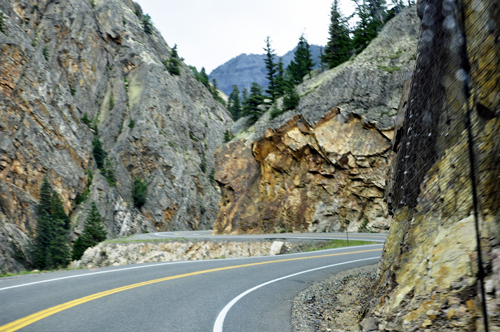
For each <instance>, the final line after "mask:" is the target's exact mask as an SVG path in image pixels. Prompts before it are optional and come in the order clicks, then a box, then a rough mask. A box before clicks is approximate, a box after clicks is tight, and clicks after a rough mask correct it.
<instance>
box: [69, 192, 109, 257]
mask: <svg viewBox="0 0 500 332" xmlns="http://www.w3.org/2000/svg"><path fill="white" fill-rule="evenodd" d="M104 240H106V230H105V229H104V226H103V224H102V217H101V215H100V213H99V210H98V209H97V206H96V204H95V203H94V202H92V204H91V205H90V210H89V212H88V214H87V219H86V220H85V225H84V226H83V232H82V234H81V235H80V236H79V237H78V239H76V241H75V243H74V245H73V254H72V259H73V260H79V259H80V258H82V256H83V253H84V252H85V250H87V248H89V247H93V246H95V245H96V244H98V243H99V242H102V241H104Z"/></svg>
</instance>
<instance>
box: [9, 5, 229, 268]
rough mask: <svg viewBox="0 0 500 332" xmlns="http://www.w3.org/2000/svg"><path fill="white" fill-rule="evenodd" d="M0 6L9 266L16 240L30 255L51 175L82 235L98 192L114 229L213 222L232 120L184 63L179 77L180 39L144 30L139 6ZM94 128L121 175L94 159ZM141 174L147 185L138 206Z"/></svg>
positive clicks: (139, 229) (124, 232) (204, 226)
mask: <svg viewBox="0 0 500 332" xmlns="http://www.w3.org/2000/svg"><path fill="white" fill-rule="evenodd" d="M0 14H2V15H3V18H4V32H3V33H2V32H0V249H1V250H0V262H2V263H0V268H1V269H2V270H4V271H5V272H11V271H15V270H19V264H17V263H15V261H14V258H13V257H14V256H16V257H17V256H19V255H17V254H15V253H16V252H18V251H19V250H20V251H21V255H20V256H21V257H24V258H29V257H28V256H29V255H28V254H27V251H26V250H25V249H24V248H25V247H26V246H27V245H28V239H29V237H32V236H33V235H34V232H35V230H36V205H37V200H38V196H39V190H40V185H41V182H42V179H43V177H44V176H47V177H48V179H49V182H50V183H51V184H52V186H53V188H54V189H55V190H56V191H57V192H58V193H59V195H60V197H61V198H62V200H63V203H64V207H65V209H66V212H67V213H69V214H71V219H72V227H73V229H74V230H75V232H74V234H73V237H74V236H75V235H76V234H78V233H79V232H80V231H81V230H82V228H83V227H82V224H83V222H84V220H85V218H86V213H87V207H88V204H89V203H90V202H91V201H95V202H96V203H97V205H98V208H99V211H100V213H101V214H102V215H103V216H104V220H105V225H106V228H107V229H108V233H109V236H126V235H129V234H134V233H138V232H142V231H144V230H148V231H157V230H181V229H208V228H210V227H211V225H212V223H213V221H214V219H215V217H216V214H217V210H218V209H217V202H218V201H219V198H220V196H219V193H218V192H217V190H218V189H217V187H216V186H215V187H214V186H213V185H212V184H211V183H210V180H209V174H210V172H211V171H212V169H213V168H214V159H213V154H214V152H215V150H216V148H217V147H218V146H219V145H220V144H222V141H223V136H224V132H225V130H226V129H227V128H229V127H230V126H231V125H232V123H233V121H232V120H231V118H230V116H229V114H228V112H227V110H226V109H225V108H224V107H223V106H222V105H221V104H220V103H218V102H216V101H215V100H214V99H213V98H212V96H211V94H210V93H209V91H208V90H207V89H206V88H205V87H203V85H202V84H201V83H199V82H198V81H196V80H195V79H194V78H193V77H192V75H191V71H190V70H189V68H187V66H185V65H184V64H181V69H180V71H181V74H180V75H179V76H173V75H171V74H170V73H169V72H168V71H167V70H166V69H165V66H164V64H163V62H164V61H165V60H167V59H170V57H171V49H170V47H169V46H168V45H167V44H166V42H165V41H164V40H163V38H162V36H161V35H160V33H159V32H158V31H157V30H156V29H155V28H154V27H153V32H152V34H146V33H145V32H144V28H143V26H142V10H141V8H140V6H139V5H138V4H136V3H134V2H133V1H130V0H99V1H95V2H94V1H81V0H70V1H49V0H40V1H36V2H33V1H21V0H8V1H1V2H0ZM166 37H167V38H168V36H166ZM179 52H180V54H181V55H182V50H179ZM84 116H86V117H87V118H88V119H89V120H90V121H89V124H88V125H87V124H85V123H84V122H83V121H82V118H84ZM91 127H93V128H94V129H91ZM97 132H98V134H99V137H100V140H101V141H102V144H103V147H104V150H105V151H106V152H107V155H108V158H109V162H108V166H107V167H108V168H109V169H111V170H112V171H113V172H114V175H115V179H116V185H115V186H110V185H109V183H108V181H106V179H105V178H104V177H103V175H102V174H101V172H100V171H99V170H98V169H97V167H96V165H95V162H94V160H93V154H92V140H93V138H94V136H95V135H96V134H97ZM90 172H91V173H92V175H93V181H92V183H90ZM135 178H142V179H145V180H146V182H147V184H148V195H147V200H146V203H145V205H144V206H143V207H142V208H140V209H136V208H134V207H133V204H132V195H131V190H132V186H133V182H134V179H135ZM87 187H89V198H88V199H87V200H86V202H85V203H83V204H80V205H78V206H77V204H76V198H77V196H78V195H79V194H81V193H83V192H84V191H85V189H86V188H87ZM25 235H27V236H25Z"/></svg>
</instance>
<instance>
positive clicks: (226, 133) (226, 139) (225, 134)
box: [224, 130, 233, 143]
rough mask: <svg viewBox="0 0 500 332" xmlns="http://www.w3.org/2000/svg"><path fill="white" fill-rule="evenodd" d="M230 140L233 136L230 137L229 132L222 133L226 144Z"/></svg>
mask: <svg viewBox="0 0 500 332" xmlns="http://www.w3.org/2000/svg"><path fill="white" fill-rule="evenodd" d="M232 139H233V135H231V133H230V132H229V130H226V131H225V132H224V142H225V143H227V142H229V141H230V140H232Z"/></svg>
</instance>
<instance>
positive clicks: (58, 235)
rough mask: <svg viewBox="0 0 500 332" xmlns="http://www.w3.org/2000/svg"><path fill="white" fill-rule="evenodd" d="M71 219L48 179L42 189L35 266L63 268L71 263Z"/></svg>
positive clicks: (35, 246)
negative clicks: (69, 244)
mask: <svg viewBox="0 0 500 332" xmlns="http://www.w3.org/2000/svg"><path fill="white" fill-rule="evenodd" d="M68 240H69V218H68V216H67V215H66V213H65V212H64V208H63V205H62V201H61V199H60V198H59V195H58V194H57V193H56V192H55V191H52V189H51V187H50V184H49V181H48V180H47V177H44V179H43V182H42V186H41V189H40V202H39V204H38V219H37V234H36V237H35V241H34V247H33V264H34V266H35V267H36V268H39V269H51V268H57V267H63V266H66V265H68V263H69V257H70V255H69V246H68Z"/></svg>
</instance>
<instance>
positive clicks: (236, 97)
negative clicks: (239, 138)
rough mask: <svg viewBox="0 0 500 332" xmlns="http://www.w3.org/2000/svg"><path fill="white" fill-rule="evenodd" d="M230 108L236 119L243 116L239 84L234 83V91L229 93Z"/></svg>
mask: <svg viewBox="0 0 500 332" xmlns="http://www.w3.org/2000/svg"><path fill="white" fill-rule="evenodd" d="M229 101H230V102H231V103H229V105H228V109H229V112H231V115H232V116H233V119H234V120H238V119H239V118H240V117H241V112H242V109H241V101H240V90H239V89H238V86H237V85H233V91H232V92H231V94H230V95H229Z"/></svg>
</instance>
